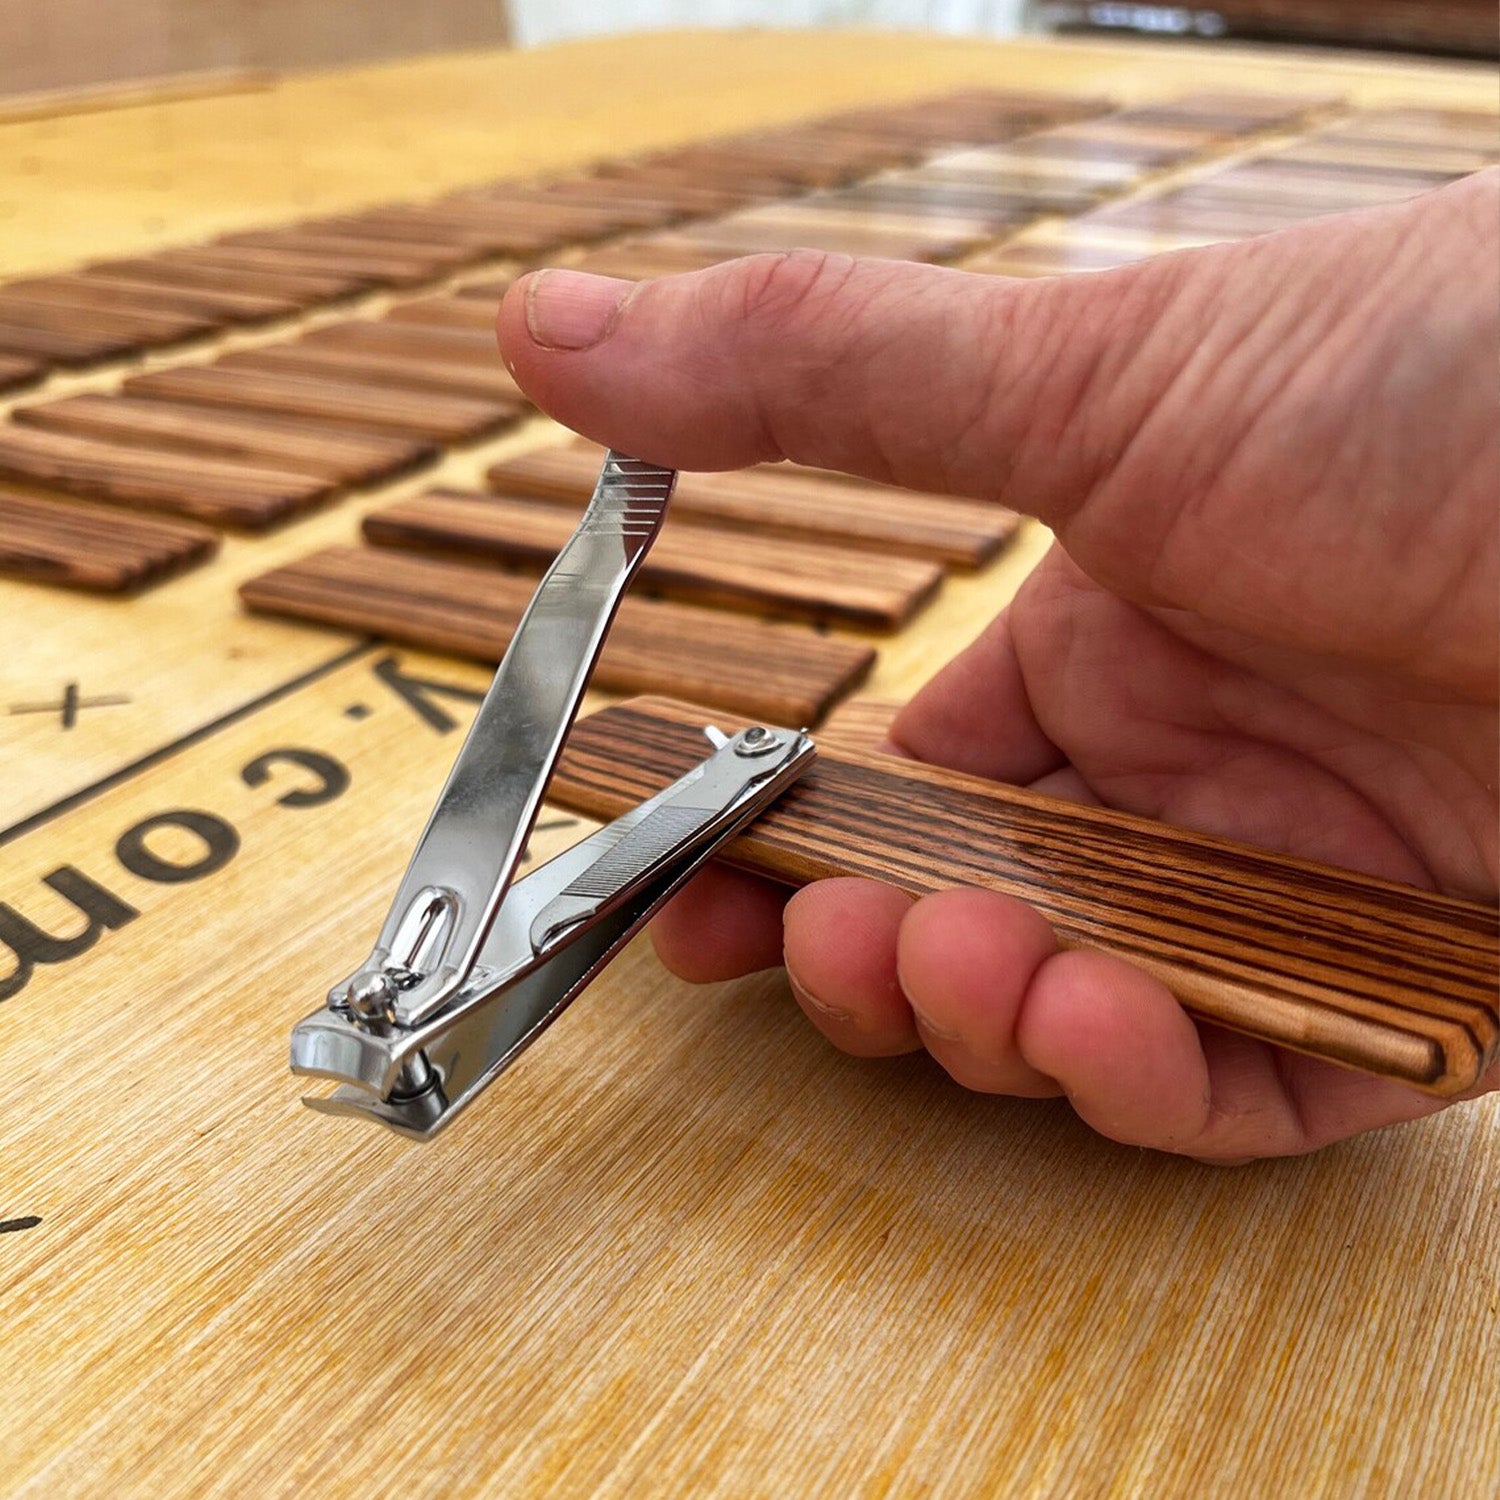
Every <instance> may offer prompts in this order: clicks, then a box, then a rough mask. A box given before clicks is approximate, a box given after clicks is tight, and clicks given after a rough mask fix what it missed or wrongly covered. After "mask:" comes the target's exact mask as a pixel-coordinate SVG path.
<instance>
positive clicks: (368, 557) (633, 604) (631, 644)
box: [241, 547, 875, 724]
mask: <svg viewBox="0 0 1500 1500" xmlns="http://www.w3.org/2000/svg"><path fill="white" fill-rule="evenodd" d="M534 587H535V583H534V580H532V579H531V578H525V577H510V576H507V575H506V574H504V573H499V572H497V571H495V570H494V569H493V568H485V567H476V566H473V565H470V564H464V563H452V562H444V561H440V560H437V559H434V558H426V557H409V556H406V555H404V554H402V553H400V552H392V551H386V550H384V549H377V548H373V547H368V548H367V547H334V548H328V549H325V550H324V551H322V552H318V553H315V554H314V555H313V556H312V557H308V558H304V559H302V560H301V561H300V562H297V563H293V564H291V565H290V566H288V567H284V568H277V569H275V570H274V571H272V572H270V573H266V574H264V575H263V576H261V577H260V578H256V579H252V580H251V581H250V582H249V583H246V584H245V585H244V586H243V587H242V589H241V595H242V597H243V599H244V601H245V603H246V604H247V605H249V606H250V608H251V609H254V610H258V611H260V612H262V613H267V614H280V615H287V616H289V617H291V618H294V619H299V620H322V621H325V622H327V623H329V624H333V625H339V626H342V627H344V628H349V629H359V630H371V631H378V632H379V633H381V634H382V635H387V636H390V637H392V638H394V639H396V640H404V641H410V642H412V643H414V644H416V645H421V646H428V647H434V648H437V649H439V650H445V651H456V652H458V653H460V654H463V655H467V656H474V657H477V658H479V659H480V660H482V661H490V662H494V661H498V660H499V659H500V657H501V656H502V655H503V654H504V651H505V648H506V646H507V645H508V644H509V642H510V638H511V635H512V634H513V632H514V631H515V628H516V625H517V624H518V623H519V621H520V618H521V614H522V612H523V611H524V610H525V608H526V605H527V604H528V603H529V602H530V599H531V594H532V591H533V589H534ZM874 660H875V653H874V651H873V650H871V649H870V647H868V646H866V645H863V644H861V643H859V642H857V641H849V640H842V639H839V638H836V637H830V636H822V635H819V634H817V633H816V632H814V631H811V630H808V629H806V628H803V627H798V626H792V625H782V624H776V623H771V622H767V621H764V620H756V619H747V618H745V617H744V616H742V615H735V614H730V613H727V612H725V611H722V610H716V609H701V608H698V607H696V606H694V605H688V604H677V603H670V602H667V601H664V600H656V599H646V598H640V597H635V596H632V597H630V598H627V599H626V600H625V602H624V603H623V604H622V605H621V606H620V612H619V614H618V615H617V616H616V618H615V624H614V627H613V629H612V630H611V632H610V636H609V641H608V644H607V645H606V647H605V650H604V656H603V658H602V660H601V661H600V663H599V667H598V670H597V671H596V672H595V674H594V682H595V684H596V685H597V686H599V687H601V688H605V689H607V690H610V691H614V692H621V693H626V692H640V691H643V690H644V689H645V688H646V687H647V686H648V685H654V686H655V687H656V688H657V689H659V690H664V689H665V688H666V687H667V685H670V686H671V690H672V691H674V692H676V691H683V692H686V691H687V690H688V688H689V686H691V690H692V696H693V700H694V701H696V702H699V703H709V704H713V705H715V706H718V707H722V708H725V709H730V710H735V711H738V712H741V713H744V714H747V715H750V716H751V717H753V718H759V719H764V720H767V721H769V722H772V723H779V724H813V723H816V722H817V721H818V720H819V719H820V718H821V717H822V716H823V714H824V713H826V712H827V711H828V709H829V708H830V707H831V706H832V705H833V704H834V703H835V702H837V701H838V699H840V698H841V697H843V696H845V695H846V694H847V693H850V692H852V691H853V690H854V689H855V688H856V687H857V686H858V685H859V684H860V682H861V681H863V679H864V678H865V676H866V675H867V674H868V672H869V670H870V667H871V665H872V664H873V663H874Z"/></svg>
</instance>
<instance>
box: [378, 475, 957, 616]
mask: <svg viewBox="0 0 1500 1500" xmlns="http://www.w3.org/2000/svg"><path fill="white" fill-rule="evenodd" d="M580 513H581V506H579V505H578V504H576V503H574V504H568V505H557V504H549V503H542V504H538V503H537V502H536V501H535V500H513V499H507V498H505V497H503V496H500V495H476V494H469V493H465V492H464V491H460V490H431V491H429V492H428V493H427V494H425V495H418V496H414V497H412V498H411V499H408V500H402V501H399V502H398V503H397V504H395V505H393V506H391V507H389V508H388V509H386V510H381V511H377V512H375V513H374V514H373V515H370V516H367V517H366V518H365V523H364V529H365V535H366V536H367V537H368V538H369V539H370V540H371V541H372V542H378V543H379V544H381V545H382V546H387V547H410V548H417V549H420V550H424V551H437V552H446V553H450V554H458V555H460V556H471V557H488V558H494V559H496V560H497V561H499V562H505V563H512V564H515V565H517V566H520V567H524V568H527V569H529V570H532V571H535V572H541V571H542V569H544V568H546V567H547V566H548V565H549V564H550V563H551V562H552V560H553V558H554V557H555V556H556V555H557V553H558V552H559V551H560V550H561V549H562V547H563V546H564V544H565V543H566V542H567V540H568V538H569V537H570V536H571V535H572V534H573V528H574V527H575V526H576V525H577V523H578V518H579V515H580ZM942 577H943V572H942V569H941V567H939V566H938V564H936V563H932V562H923V561H919V560H917V559H915V558H910V557H876V556H874V555H872V554H871V553H868V552H856V551H851V550H849V549H847V548H839V547H832V546H828V545H826V544H822V543H817V542H807V541H794V540H792V539H790V538H788V537H768V536H763V535H756V534H755V533H754V532H745V531H728V530H725V529H724V528H722V527H717V526H704V525H700V524H694V523H693V522H692V521H688V520H684V519H682V518H681V517H679V516H669V517H668V520H667V524H666V526H665V527H664V528H663V530H662V532H661V534H660V536H658V537H657V539H656V541H655V543H654V544H653V545H652V547H651V550H650V551H649V552H648V553H647V554H646V558H645V561H644V562H643V563H642V564H641V570H640V585H639V587H640V588H642V589H644V590H646V591H649V592H655V593H660V594H662V595H664V596H666V597H667V598H672V599H685V600H689V601H691V602H694V603H698V604H716V605H720V606H723V607H726V608H730V609H741V610H750V611H753V612H756V613H760V614H764V613H768V612H769V613H774V614H780V615H786V616H789V617H791V618H794V619H801V620H817V621H826V622H830V623H839V624H844V625H852V626H857V627H860V628H862V629H865V630H896V629H898V628H899V627H900V626H902V625H904V624H905V623H906V622H907V621H908V620H909V619H910V618H911V617H912V615H914V614H915V613H916V611H917V610H918V609H919V608H920V607H921V606H922V605H923V604H924V603H926V602H927V600H929V599H930V598H931V597H932V595H933V593H934V592H935V591H936V590H937V586H938V584H939V583H940V582H941V581H942Z"/></svg>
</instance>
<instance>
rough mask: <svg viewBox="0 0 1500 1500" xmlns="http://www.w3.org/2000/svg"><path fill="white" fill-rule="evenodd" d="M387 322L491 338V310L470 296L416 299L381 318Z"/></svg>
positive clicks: (493, 325) (394, 308) (399, 305)
mask: <svg viewBox="0 0 1500 1500" xmlns="http://www.w3.org/2000/svg"><path fill="white" fill-rule="evenodd" d="M385 318H386V322H388V323H416V324H418V325H420V326H422V327H430V328H456V329H460V330H463V331H467V332H470V333H484V334H488V335H490V336H491V337H493V336H494V329H495V310H494V309H493V308H489V307H485V306H484V305H483V304H482V303H478V302H475V301H474V299H473V298H472V297H418V298H417V299H416V300H415V301H412V302H398V303H397V304H396V305H395V307H393V308H391V309H390V311H389V312H387V313H386V315H385Z"/></svg>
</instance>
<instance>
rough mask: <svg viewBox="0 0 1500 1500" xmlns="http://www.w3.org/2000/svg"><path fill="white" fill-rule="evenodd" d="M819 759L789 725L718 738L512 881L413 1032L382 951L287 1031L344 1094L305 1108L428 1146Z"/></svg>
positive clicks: (308, 1061) (296, 1051)
mask: <svg viewBox="0 0 1500 1500" xmlns="http://www.w3.org/2000/svg"><path fill="white" fill-rule="evenodd" d="M814 754H815V751H814V747H813V742H812V740H811V739H810V738H809V737H808V736H807V735H805V734H800V733H796V732H794V731H791V730H782V729H774V730H773V729H764V728H759V727H757V728H754V729H750V730H745V731H742V732H741V733H740V734H738V735H736V736H734V737H733V738H732V739H729V738H726V739H725V741H724V744H723V746H722V748H720V749H717V750H715V751H714V752H713V753H712V754H711V755H709V756H708V757H707V758H706V759H705V760H703V761H702V762H700V763H699V764H698V765H697V766H695V767H694V768H693V769H692V770H691V771H689V772H688V773H687V774H686V775H684V776H682V777H681V778H680V779H679V780H678V781H676V782H674V783H673V784H672V785H671V786H670V787H667V788H666V789H665V790H664V791H662V792H660V793H658V794H657V795H656V796H655V797H652V798H650V799H648V800H647V801H645V802H643V803H641V804H640V805H639V806H638V807H636V808H633V809H632V810H631V811H630V812H628V813H626V814H625V815H624V816H623V817H621V818H618V819H617V820H616V821H615V822H614V823H612V824H610V825H609V826H608V827H607V828H602V829H600V830H599V831H598V832H596V833H594V834H593V835H591V836H590V837H589V838H587V839H584V840H583V841H582V842H580V843H579V844H576V845H574V846H573V848H571V849H568V850H566V851H564V852H563V853H562V854H560V855H558V856H557V857H556V858H555V859H552V860H550V861H549V862H548V863H547V864H545V865H543V866H542V867H541V868H540V869H538V870H536V871H535V872H533V873H532V874H530V875H528V876H527V877H525V879H523V880H520V881H517V882H516V883H515V885H514V886H512V887H511V889H510V890H509V891H508V893H507V895H506V897H505V900H504V902H503V903H502V904H501V906H500V910H499V913H498V915H497V917H496V920H495V923H494V926H493V928H492V930H491V932H490V934H489V937H488V938H487V940H486V942H485V944H484V947H483V949H482V951H481V953H480V955H479V962H478V963H477V964H476V965H475V966H474V968H473V969H472V970H471V972H470V974H469V976H468V978H467V979H466V981H465V983H464V984H463V985H462V986H461V987H458V988H457V989H456V990H455V992H454V993H453V995H452V996H451V997H450V999H449V1000H448V1001H447V1002H446V1004H445V1005H444V1006H443V1007H442V1009H441V1010H439V1011H438V1012H436V1013H435V1014H433V1015H430V1016H428V1017H426V1018H424V1019H423V1020H422V1021H420V1022H418V1023H417V1024H415V1025H406V1024H404V1023H402V1021H401V1020H400V1018H399V1015H398V1014H397V1013H396V1012H395V1009H394V1004H393V1001H392V991H393V990H395V989H398V988H399V984H398V983H397V980H396V978H395V977H394V974H397V973H399V970H395V971H393V970H392V969H391V968H388V967H386V965H387V964H388V962H389V954H388V952H386V951H384V950H377V951H376V953H375V954H372V955H371V960H370V962H369V963H368V964H367V965H366V966H365V967H364V968H363V969H361V970H360V971H358V973H357V974H356V975H355V976H354V978H353V979H352V980H351V981H348V982H346V984H345V985H341V986H338V987H336V988H335V989H334V991H333V992H331V994H330V997H329V1000H330V1003H329V1005H328V1006H325V1007H324V1008H322V1009H320V1010H318V1011H315V1012H314V1013H313V1014H312V1015H310V1016H308V1017H307V1018H306V1019H305V1020H303V1021H302V1022H300V1023H299V1024H298V1026H297V1027H296V1028H295V1030H294V1031H293V1033H292V1058H291V1063H292V1070H293V1071H294V1072H297V1073H303V1074H309V1075H312V1076H315V1077H324V1078H331V1079H334V1080H336V1081H338V1082H339V1083H341V1084H343V1085H344V1087H341V1088H339V1089H338V1090H337V1091H336V1092H335V1093H334V1094H333V1095H332V1096H330V1097H328V1098H309V1099H308V1100H306V1101H305V1102H306V1103H307V1104H309V1105H310V1106H311V1107H312V1108H314V1109H317V1110H320V1111H322V1112H325V1113H333V1114H353V1115H360V1116H362V1117H364V1118H366V1119H373V1120H376V1121H377V1122H379V1123H380V1124H383V1125H386V1126H388V1127H390V1128H391V1129H393V1130H396V1131H398V1132H400V1133H401V1134H403V1135H407V1136H411V1137H414V1138H416V1139H419V1140H427V1139H430V1138H431V1137H432V1136H433V1135H435V1134H436V1133H437V1132H438V1131H440V1130H441V1129H443V1128H444V1127H445V1126H446V1125H447V1124H448V1123H449V1122H450V1121H451V1120H452V1119H453V1118H454V1117H455V1116H456V1115H457V1114H458V1113H459V1112H460V1111H461V1110H462V1109H463V1108H464V1107H465V1106H466V1105H467V1104H468V1103H470V1102H471V1101H472V1100H473V1099H474V1097H475V1096H477V1095H478V1094H479V1093H480V1092H481V1091H482V1090H483V1089H484V1087H485V1086H486V1085H487V1084H488V1083H490V1082H491V1081H492V1080H493V1079H494V1078H495V1077H496V1076H498V1075H499V1073H501V1072H503V1071H504V1069H505V1068H506V1067H508V1066H509V1065H510V1063H511V1062H513V1061H514V1060H515V1058H516V1057H518V1056H519V1055H520V1053H521V1052H522V1051H524V1050H525V1048H526V1047H527V1046H528V1045H529V1044H530V1043H531V1042H532V1041H534V1040H535V1039H536V1037H537V1036H539V1035H540V1034H541V1032H542V1031H543V1030H545V1029H546V1027H547V1026H548V1025H549V1024H550V1023H551V1021H552V1020H554V1019H555V1018H556V1017H557V1016H558V1015H559V1014H560V1013H561V1012H562V1011H563V1010H564V1009H565V1008H566V1007H567V1005H568V1004H569V1003H570V1002H571V1001H572V1000H573V999H574V998H576V996H577V995H578V994H579V993H580V992H581V991H582V989H583V988H584V987H585V986H586V985H587V984H588V983H589V982H590V980H592V978H593V977H594V976H595V975H596V974H597V973H598V972H599V971H600V970H601V969H602V968H603V967H604V966H605V965H606V964H607V963H608V962H609V960H610V959H611V958H612V957H613V956H614V955H615V953H617V952H618V951H619V949H620V948H621V947H623V946H624V944H625V943H627V942H628V941H629V940H630V938H631V937H632V936H633V935H634V934H635V933H636V932H637V931H638V930H639V929H640V928H641V927H642V926H643V925H644V924H645V923H646V922H647V921H648V920H649V918H650V917H651V916H652V915H653V914H654V912H655V911H656V910H657V909H658V908H659V907H660V906H661V905H662V904H663V903H664V902H665V901H666V900H667V899H668V898H669V897H670V896H671V895H672V894H674V893H675V892H676V891H677V889H678V888H679V887H680V886H681V885H682V884H684V883H685V882H686V881H687V880H688V879H689V878H690V877H691V876H692V875H693V874H694V873H696V872H697V870H698V869H699V868H700V867H701V866H702V865H703V864H704V863H706V862H707V860H708V859H710V858H711V857H712V855H713V854H714V853H715V851H716V850H717V849H718V848H719V847H721V846H722V844H723V843H724V842H725V841H726V840H728V839H730V838H732V837H733V836H734V835H735V834H736V833H737V832H738V831H739V830H740V829H741V828H742V827H743V826H744V825H745V824H746V823H748V822H749V821H751V820H752V819H753V818H754V817H755V816H756V815H757V814H758V813H760V812H761V811H763V810H764V808H765V807H766V806H768V805H769V804H770V803H771V802H772V801H773V800H774V799H775V798H776V797H777V796H779V795H780V793H781V792H782V791H783V790H784V789H785V788H786V787H787V786H789V785H790V784H791V783H792V782H793V781H794V780H796V778H797V777H798V776H800V775H801V773H802V772H803V771H804V770H805V769H806V767H807V766H808V765H809V764H811V762H812V760H813V758H814ZM354 989H357V991H358V992H357V993H351V990H354ZM335 1000H337V1001H338V1003H337V1004H336V1005H335V1004H334V1001H335Z"/></svg>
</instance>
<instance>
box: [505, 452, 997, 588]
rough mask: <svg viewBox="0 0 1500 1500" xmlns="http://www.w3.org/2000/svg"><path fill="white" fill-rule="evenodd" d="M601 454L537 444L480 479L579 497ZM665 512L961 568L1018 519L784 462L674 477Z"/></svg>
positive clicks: (587, 490)
mask: <svg viewBox="0 0 1500 1500" xmlns="http://www.w3.org/2000/svg"><path fill="white" fill-rule="evenodd" d="M602 459H603V450H602V449H600V448H596V447H594V446H593V445H592V444H587V443H578V444H569V445H567V446H559V447H555V448H539V449H537V450H535V451H534V452H532V453H523V454H521V455H520V456H518V457H516V458H513V459H507V460H505V461H504V462H502V463H498V464H495V465H493V466H492V467H491V468H490V470H489V473H488V476H487V477H488V479H489V482H490V484H491V485H492V486H493V487H494V488H495V489H497V490H508V491H510V492H512V493H517V494H525V495H536V496H539V497H543V498H550V499H557V500H566V501H581V500H586V499H587V498H588V497H589V495H590V494H592V493H593V487H594V481H595V480H596V479H597V478H598V474H599V464H600V463H601V461H602ZM672 514H673V515H674V516H679V517H683V518H688V517H691V518H692V519H694V520H698V521H705V522H711V523H712V524H713V525H715V526H723V527H733V528H736V529H738V530H742V531H749V532H757V533H760V534H762V535H769V536H783V537H799V538H804V539H806V540H809V541H823V542H832V543H837V544H838V545H840V546H843V547H859V548H867V549H870V550H872V551H877V552H879V553H881V554H882V555H885V556H889V555H891V554H893V553H894V554H896V555H898V556H905V557H920V558H929V559H932V560H933V561H936V562H941V563H945V564H947V565H948V566H950V567H964V568H968V567H977V566H978V565H979V564H980V563H983V562H987V561H988V560H989V559H990V558H992V557H994V556H995V555H996V553H998V552H999V551H1000V549H1001V548H1002V547H1003V546H1005V544H1006V543H1007V542H1008V541H1009V540H1010V539H1011V537H1013V536H1014V535H1015V532H1016V528H1017V525H1018V524H1019V523H1018V521H1017V519H1016V517H1015V515H1014V514H1012V513H1011V512H1010V511H1007V510H1003V509H1001V508H1000V507H999V506H991V505H984V504H981V503H980V502H978V501H973V500H952V499H949V498H948V497H947V496H943V495H921V494H916V493H913V492H912V491H910V490H897V489H889V488H887V487H885V486H876V485H868V484H862V483H859V482H857V481H846V480H842V479H840V478H829V477H828V476H826V475H815V474H812V473H809V472H807V471H805V470H799V469H797V468H796V467H794V466H792V465H790V464H788V465H765V466H763V467H760V468H756V469H750V470H741V471H738V472H734V473H727V474H680V475H678V478H677V488H676V489H675V490H674V491H673V494H672Z"/></svg>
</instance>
